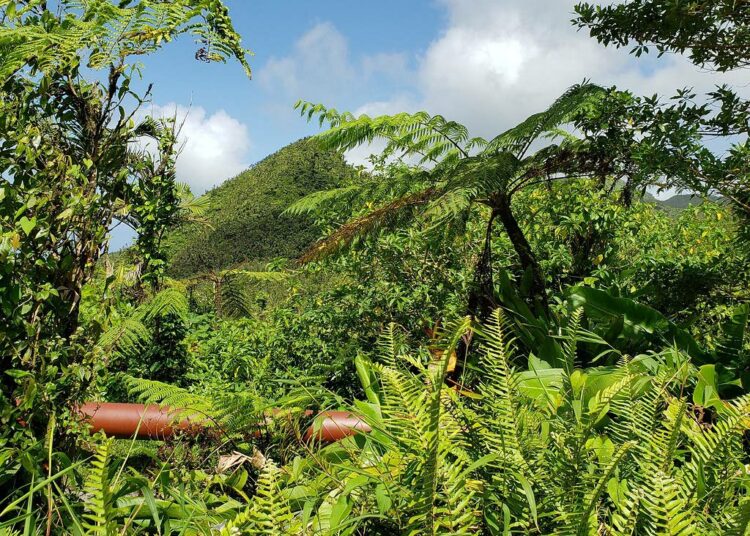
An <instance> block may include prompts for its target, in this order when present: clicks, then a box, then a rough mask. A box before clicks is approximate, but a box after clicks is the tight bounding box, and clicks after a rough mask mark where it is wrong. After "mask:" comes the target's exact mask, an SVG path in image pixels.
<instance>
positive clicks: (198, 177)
mask: <svg viewBox="0 0 750 536" xmlns="http://www.w3.org/2000/svg"><path fill="white" fill-rule="evenodd" d="M144 114H149V115H151V116H153V117H157V118H158V117H167V118H172V117H176V119H177V121H176V122H177V125H178V126H180V125H182V128H181V129H180V133H179V144H180V147H181V152H180V154H179V156H178V158H177V179H178V180H179V181H180V182H186V183H188V184H189V185H190V187H191V189H192V190H193V193H194V194H201V193H203V192H205V191H206V190H207V189H209V188H211V187H212V186H215V185H217V184H219V183H221V182H223V181H224V180H226V179H228V178H231V177H233V176H235V175H237V174H238V173H240V172H241V171H243V170H244V169H246V168H247V166H248V161H247V153H248V150H249V149H250V137H249V135H248V132H247V126H245V125H244V124H243V123H241V122H240V121H238V120H237V119H235V118H234V117H232V116H230V115H229V114H227V113H226V112H225V111H224V110H219V111H217V112H215V113H213V114H209V113H208V112H206V110H205V109H204V108H202V107H200V106H192V107H189V108H188V107H186V106H183V105H180V104H175V103H168V104H165V105H161V106H160V105H152V106H150V107H148V108H147V109H145V110H144Z"/></svg>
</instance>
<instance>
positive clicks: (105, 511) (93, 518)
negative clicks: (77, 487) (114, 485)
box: [83, 439, 117, 536]
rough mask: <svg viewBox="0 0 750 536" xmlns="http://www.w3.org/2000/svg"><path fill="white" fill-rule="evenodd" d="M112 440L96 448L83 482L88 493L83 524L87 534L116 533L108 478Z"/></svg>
mask: <svg viewBox="0 0 750 536" xmlns="http://www.w3.org/2000/svg"><path fill="white" fill-rule="evenodd" d="M111 447H112V440H111V439H107V440H105V441H104V442H103V443H102V444H101V445H99V447H98V448H97V450H96V454H95V455H94V459H93V461H92V462H91V463H90V464H89V474H88V476H87V477H86V481H85V483H84V491H85V492H86V493H87V494H88V495H89V499H88V500H87V501H86V510H87V511H88V512H87V513H86V514H84V516H83V517H84V526H85V527H86V529H87V530H88V532H89V534H94V535H96V536H111V535H113V534H117V526H116V523H115V520H114V505H113V504H112V490H111V488H110V479H109V456H110V449H111Z"/></svg>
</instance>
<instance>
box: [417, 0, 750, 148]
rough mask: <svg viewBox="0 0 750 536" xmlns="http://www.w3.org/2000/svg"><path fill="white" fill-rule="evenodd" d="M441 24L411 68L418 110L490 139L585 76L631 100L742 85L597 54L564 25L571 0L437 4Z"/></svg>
mask: <svg viewBox="0 0 750 536" xmlns="http://www.w3.org/2000/svg"><path fill="white" fill-rule="evenodd" d="M441 3H442V4H443V5H444V7H445V8H446V10H447V11H448V14H449V24H448V26H447V28H446V29H445V30H444V32H443V33H442V34H441V35H440V37H439V38H438V39H436V40H435V41H434V42H433V43H432V44H431V45H430V47H429V49H428V50H427V52H426V54H425V55H424V58H423V61H422V62H421V65H420V68H419V84H420V91H421V94H422V96H423V104H424V107H425V108H427V109H428V110H429V111H431V112H433V113H441V114H443V115H447V116H450V117H451V118H453V119H456V120H458V121H461V122H464V123H466V124H467V125H468V126H469V127H470V128H471V129H472V130H473V131H475V132H476V133H477V134H480V135H484V136H491V135H494V134H496V133H498V132H500V131H502V130H503V129H505V128H507V127H509V126H512V125H513V124H514V123H516V122H517V121H520V120H521V119H523V118H524V117H526V116H528V115H529V114H531V113H534V112H537V111H539V110H542V109H544V108H545V107H546V106H548V105H549V104H550V103H551V102H552V101H553V100H554V99H555V98H556V97H557V96H559V95H560V94H561V93H562V92H563V91H564V90H565V89H566V88H567V87H569V86H571V85H573V84H575V83H578V82H581V81H582V80H583V79H584V78H588V79H590V80H591V81H593V82H594V83H598V84H602V85H617V86H618V87H620V88H622V89H630V90H632V91H634V92H635V93H638V94H644V95H651V94H654V93H659V94H662V95H666V96H670V95H673V94H674V93H675V90H676V89H679V88H682V87H694V88H695V89H696V90H698V91H700V92H705V91H708V90H710V89H711V88H712V87H714V86H715V85H716V84H721V83H730V84H732V83H734V84H735V85H739V84H741V85H745V84H746V82H745V81H743V80H742V74H741V73H728V74H717V73H709V72H705V71H701V70H699V69H698V68H696V67H695V66H694V65H692V64H690V63H689V62H688V61H686V60H685V59H684V58H682V57H679V56H669V55H668V56H664V57H662V58H661V59H659V60H655V59H654V58H648V57H646V58H645V59H640V60H639V59H636V58H633V57H632V56H630V55H629V54H628V51H627V50H622V49H620V50H617V49H613V48H605V47H603V46H602V45H599V44H598V43H597V42H596V41H595V40H594V39H592V38H590V37H589V36H588V34H587V33H586V32H585V31H580V32H579V31H577V30H576V28H575V27H573V26H572V25H571V24H570V22H569V21H570V19H571V18H572V16H573V5H574V3H573V2H572V1H560V0H558V1H555V2H550V1H549V0H507V1H504V2H495V1H491V0H441Z"/></svg>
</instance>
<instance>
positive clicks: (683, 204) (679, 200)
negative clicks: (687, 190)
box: [659, 194, 721, 209]
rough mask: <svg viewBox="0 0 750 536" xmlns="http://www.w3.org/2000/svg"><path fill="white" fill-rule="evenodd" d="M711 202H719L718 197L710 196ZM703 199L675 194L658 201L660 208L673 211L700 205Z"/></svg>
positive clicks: (698, 196) (697, 196) (696, 196)
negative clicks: (668, 208)
mask: <svg viewBox="0 0 750 536" xmlns="http://www.w3.org/2000/svg"><path fill="white" fill-rule="evenodd" d="M710 199H711V200H712V201H720V200H721V197H719V196H710ZM704 201H705V199H704V198H703V197H701V196H700V195H695V194H675V195H673V196H672V197H670V198H669V199H664V200H662V201H659V203H660V204H661V205H662V206H665V207H670V208H674V209H685V208H688V207H690V206H696V205H702V204H703V203H704Z"/></svg>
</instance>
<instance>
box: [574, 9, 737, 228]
mask: <svg viewBox="0 0 750 536" xmlns="http://www.w3.org/2000/svg"><path fill="white" fill-rule="evenodd" d="M576 13H577V17H576V18H575V19H574V20H573V23H574V24H575V25H577V26H578V27H579V28H585V29H588V31H589V33H590V35H591V36H592V37H594V38H595V39H597V40H598V41H599V42H600V43H602V44H604V45H613V46H616V47H622V46H628V45H630V44H632V45H633V48H632V50H631V52H632V53H634V54H635V55H636V56H641V55H642V54H644V53H648V52H649V49H650V48H656V50H657V51H658V53H659V55H660V56H661V55H662V54H665V53H677V54H683V55H686V56H687V57H688V58H689V59H690V61H691V62H693V63H694V64H695V65H696V66H697V67H699V68H701V69H704V70H712V71H718V72H728V71H732V70H736V69H742V68H744V67H747V66H748V64H750V10H749V9H748V6H747V5H746V4H745V3H744V2H735V1H733V0H716V1H697V2H685V1H674V0H636V1H631V2H624V3H623V2H616V3H612V4H610V5H606V6H599V5H594V4H591V3H588V2H582V3H579V4H578V5H577V6H576ZM619 99H620V102H621V103H622V97H621V96H620V97H619ZM622 104H623V105H622V106H621V109H620V113H619V118H620V119H619V120H615V122H614V123H613V124H612V126H611V128H610V131H611V132H614V131H617V132H618V133H620V134H621V133H623V132H625V131H629V132H633V133H635V134H636V135H637V136H639V137H642V136H646V137H647V138H648V139H649V141H648V144H647V145H648V146H649V147H650V148H651V150H652V151H654V152H655V153H656V154H653V155H650V156H648V155H641V156H645V157H644V158H641V159H640V160H639V164H640V165H642V166H645V167H646V168H650V169H651V171H652V173H653V175H655V176H658V175H659V174H662V176H663V177H662V178H663V180H662V186H672V187H677V188H684V189H689V190H693V191H698V192H702V193H706V194H708V193H712V192H718V193H719V194H721V195H722V196H723V197H725V198H726V199H728V200H729V201H730V202H731V203H732V205H733V206H734V207H735V209H737V211H738V213H739V214H740V215H741V216H742V217H743V219H744V221H745V222H746V223H745V230H746V231H747V229H748V228H750V227H749V226H748V224H747V222H748V221H750V194H748V192H750V182H748V170H749V168H748V163H749V162H750V148H749V147H748V141H747V140H748V134H750V126H749V125H750V103H748V101H747V100H746V99H744V98H743V97H742V96H741V94H739V93H738V92H737V91H736V90H734V89H733V88H731V87H729V86H727V85H722V86H719V87H716V88H715V89H714V90H713V91H711V92H710V93H708V94H707V95H705V96H697V95H696V94H695V93H694V92H693V91H692V90H691V89H689V88H687V89H683V90H680V91H678V93H677V95H676V96H675V97H674V98H673V99H672V102H670V103H664V102H662V101H661V100H659V99H658V98H656V97H653V98H647V99H639V98H633V97H632V96H630V99H629V102H627V103H622ZM610 119H614V116H610ZM618 123H619V125H620V126H616V125H617V124H618ZM706 138H720V139H721V138H723V141H722V143H723V144H725V145H726V146H727V148H728V150H727V151H725V153H724V154H717V152H716V151H712V150H710V149H709V148H708V147H707V146H706V144H705V140H706ZM715 144H716V142H714V145H715ZM610 149H611V151H612V152H611V154H612V155H613V157H614V158H615V159H619V160H621V161H622V160H623V159H628V158H630V153H629V152H628V151H627V150H625V148H624V147H622V146H620V147H615V146H614V144H613V145H612V146H611V147H610Z"/></svg>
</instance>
